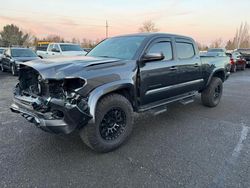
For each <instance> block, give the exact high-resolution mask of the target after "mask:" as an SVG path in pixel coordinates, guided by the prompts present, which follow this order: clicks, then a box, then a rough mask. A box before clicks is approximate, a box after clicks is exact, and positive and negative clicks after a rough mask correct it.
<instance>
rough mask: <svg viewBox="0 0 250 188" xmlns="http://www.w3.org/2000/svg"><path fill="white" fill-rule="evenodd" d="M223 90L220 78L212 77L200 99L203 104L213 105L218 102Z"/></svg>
mask: <svg viewBox="0 0 250 188" xmlns="http://www.w3.org/2000/svg"><path fill="white" fill-rule="evenodd" d="M222 92H223V83H222V80H221V79H220V78H218V77H213V78H212V80H211V82H210V84H209V85H208V87H207V88H206V89H205V90H204V91H203V92H202V93H201V101H202V103H203V105H205V106H208V107H215V106H217V105H218V104H219V103H220V99H221V96H222Z"/></svg>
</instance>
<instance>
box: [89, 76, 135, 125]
mask: <svg viewBox="0 0 250 188" xmlns="http://www.w3.org/2000/svg"><path fill="white" fill-rule="evenodd" d="M134 88H135V87H134V84H133V81H132V80H119V81H115V82H111V83H108V84H104V85H102V86H100V87H98V88H96V89H94V90H93V91H91V93H90V94H89V97H88V106H89V113H90V115H91V116H92V119H91V120H90V121H89V123H95V112H96V106H97V103H98V101H99V100H100V99H101V98H102V97H103V96H105V95H107V94H109V93H112V92H115V91H118V90H121V89H129V90H133V89H134Z"/></svg>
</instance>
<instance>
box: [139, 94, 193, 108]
mask: <svg viewBox="0 0 250 188" xmlns="http://www.w3.org/2000/svg"><path fill="white" fill-rule="evenodd" d="M196 93H197V92H196V91H193V92H189V93H186V94H182V95H178V96H177V97H172V98H169V99H164V100H161V101H158V102H154V103H150V104H148V105H145V106H141V107H140V108H139V110H138V112H145V111H148V110H151V109H155V108H158V107H163V106H166V105H168V104H170V103H174V102H181V103H182V104H189V103H191V102H193V101H194V99H193V98H194V97H195V95H196ZM190 99H192V100H190Z"/></svg>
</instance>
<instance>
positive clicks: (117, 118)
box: [11, 33, 230, 152]
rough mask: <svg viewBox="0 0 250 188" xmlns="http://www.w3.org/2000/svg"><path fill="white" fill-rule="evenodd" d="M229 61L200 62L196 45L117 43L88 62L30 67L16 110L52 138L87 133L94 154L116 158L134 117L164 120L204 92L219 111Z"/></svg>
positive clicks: (152, 38) (149, 37)
mask: <svg viewBox="0 0 250 188" xmlns="http://www.w3.org/2000/svg"><path fill="white" fill-rule="evenodd" d="M107 49H108V50H107ZM224 60H227V61H228V62H229V58H228V57H224V58H221V57H200V55H199V51H198V48H197V46H196V42H195V41H194V40H193V39H191V38H189V37H184V36H179V35H170V34H160V33H156V34H155V33H145V34H134V35H125V36H118V37H113V38H109V39H106V40H104V41H103V42H101V43H100V44H98V45H97V46H96V47H95V48H94V49H92V50H91V51H90V52H89V53H88V55H87V56H82V57H71V58H59V59H58V58H56V59H44V60H37V61H34V62H28V63H23V64H22V65H21V69H20V76H19V83H18V84H17V86H16V88H15V89H14V103H13V104H12V106H11V110H12V111H13V112H15V113H20V114H22V115H23V117H25V118H26V119H27V120H28V121H30V122H32V123H34V124H35V125H36V126H37V127H39V128H41V129H42V130H45V131H49V132H51V133H64V134H69V133H71V132H72V131H74V130H80V136H81V138H82V140H83V141H84V143H86V144H87V145H88V146H89V147H90V148H92V149H94V150H96V151H98V152H109V151H111V150H114V149H116V148H117V147H119V146H120V145H121V144H122V143H123V142H124V141H125V140H126V139H127V138H128V137H129V135H130V133H131V131H132V129H133V122H134V112H145V111H148V110H151V111H152V112H153V113H154V114H155V115H157V114H160V113H162V112H165V111H166V107H167V106H168V104H170V103H173V102H180V103H182V104H184V105H185V104H188V103H190V102H193V101H194V96H195V95H196V93H198V92H199V93H201V100H202V103H203V104H204V105H205V106H208V107H215V106H217V105H218V104H219V102H220V99H221V96H222V91H223V82H224V81H225V80H226V79H227V77H228V76H229V74H230V73H228V72H227V70H226V69H225V62H224ZM152 129H153V127H152Z"/></svg>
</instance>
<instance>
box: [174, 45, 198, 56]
mask: <svg viewBox="0 0 250 188" xmlns="http://www.w3.org/2000/svg"><path fill="white" fill-rule="evenodd" d="M176 50H177V57H178V58H179V59H189V58H192V57H194V55H195V51H194V46H193V44H191V43H186V42H176Z"/></svg>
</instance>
